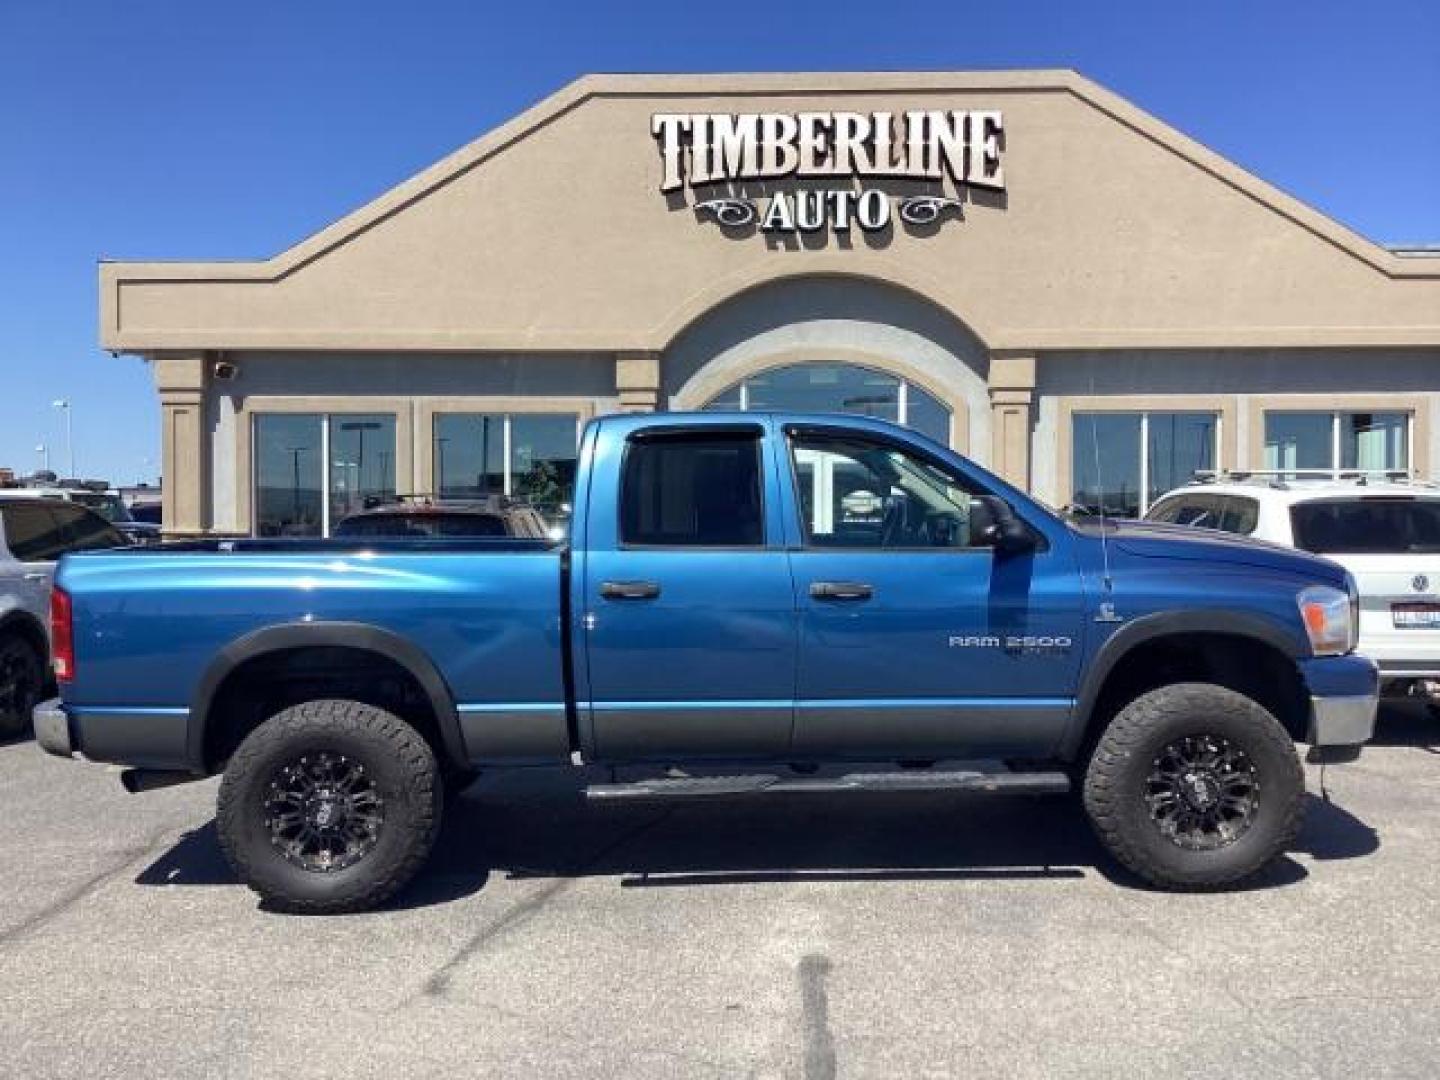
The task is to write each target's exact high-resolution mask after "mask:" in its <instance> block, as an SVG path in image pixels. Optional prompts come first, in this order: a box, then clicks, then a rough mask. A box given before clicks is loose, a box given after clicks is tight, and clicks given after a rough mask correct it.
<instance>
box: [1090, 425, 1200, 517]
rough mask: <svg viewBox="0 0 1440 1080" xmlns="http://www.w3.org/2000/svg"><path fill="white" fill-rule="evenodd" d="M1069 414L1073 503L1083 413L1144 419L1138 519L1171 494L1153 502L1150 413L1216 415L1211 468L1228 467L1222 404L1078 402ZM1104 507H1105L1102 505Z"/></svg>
mask: <svg viewBox="0 0 1440 1080" xmlns="http://www.w3.org/2000/svg"><path fill="white" fill-rule="evenodd" d="M1067 415H1068V417H1069V420H1070V431H1069V441H1070V454H1069V457H1068V459H1067V460H1068V464H1069V467H1070V477H1069V479H1068V480H1067V481H1066V484H1067V486H1068V488H1069V491H1070V497H1069V499H1068V500H1067V501H1068V502H1070V503H1073V502H1074V501H1075V466H1076V465H1077V463H1079V461H1080V460H1081V459H1080V457H1079V456H1078V455H1077V454H1076V453H1075V450H1076V445H1075V425H1076V422H1077V421H1078V420H1079V419H1080V418H1081V417H1089V416H1137V417H1139V419H1140V431H1139V442H1138V444H1137V446H1136V452H1137V453H1138V454H1139V459H1140V471H1139V477H1138V481H1139V487H1138V490H1137V494H1138V496H1139V500H1140V506H1139V513H1138V515H1137V517H1136V520H1144V518H1145V516H1146V515H1147V514H1148V513H1149V512H1150V507H1151V506H1152V505H1154V502H1159V501H1160V500H1161V499H1163V498H1165V496H1166V495H1168V494H1169V492H1168V491H1162V492H1161V493H1160V494H1159V495H1157V496H1156V497H1155V499H1154V502H1152V501H1151V499H1150V417H1152V416H1212V417H1214V419H1215V432H1214V443H1213V446H1212V450H1211V456H1212V457H1213V458H1214V461H1215V464H1214V466H1213V467H1212V470H1211V471H1213V472H1215V473H1216V474H1219V473H1220V472H1223V471H1224V468H1225V462H1224V454H1225V409H1224V408H1221V407H1219V406H1214V405H1200V404H1197V405H1195V406H1187V405H1185V404H1184V403H1183V402H1176V403H1175V404H1174V406H1173V407H1172V406H1169V405H1166V406H1163V407H1159V408H1128V407H1119V408H1104V407H1100V406H1097V405H1090V404H1086V405H1078V406H1075V407H1073V408H1071V409H1070V410H1068V413H1067ZM1171 490H1172V491H1176V490H1179V489H1178V488H1172V489H1171ZM1100 494H1101V496H1102V500H1103V495H1104V493H1103V492H1101V493H1100ZM1102 510H1103V507H1102ZM1095 516H1097V517H1099V516H1104V517H1116V516H1118V515H1112V514H1109V513H1104V514H1101V515H1095ZM1200 528H1206V526H1203V525H1202V526H1200Z"/></svg>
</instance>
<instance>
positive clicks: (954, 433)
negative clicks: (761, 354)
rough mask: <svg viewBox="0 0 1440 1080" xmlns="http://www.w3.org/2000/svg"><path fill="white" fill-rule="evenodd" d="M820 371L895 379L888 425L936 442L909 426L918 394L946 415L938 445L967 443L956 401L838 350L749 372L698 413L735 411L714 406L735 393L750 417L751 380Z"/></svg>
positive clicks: (908, 377) (713, 396) (706, 401)
mask: <svg viewBox="0 0 1440 1080" xmlns="http://www.w3.org/2000/svg"><path fill="white" fill-rule="evenodd" d="M817 367H838V368H854V369H856V370H859V371H865V372H869V373H872V374H875V375H882V376H884V377H885V378H887V379H894V380H895V383H896V388H895V420H894V421H887V422H889V423H896V424H899V425H900V426H901V427H903V428H905V429H906V430H907V431H913V432H915V433H916V434H917V435H921V436H923V437H925V438H931V439H933V438H934V436H931V435H927V434H926V433H925V432H923V431H921V430H920V429H919V428H915V427H911V426H910V423H909V417H910V395H911V393H912V392H918V393H920V394H923V395H924V396H925V397H927V398H929V399H930V400H931V401H933V402H934V403H935V404H936V405H937V406H939V408H940V409H941V410H942V411H943V412H944V414H945V434H944V436H943V437H942V438H939V439H936V440H935V441H937V442H938V443H939V444H940V445H941V446H944V447H946V448H947V449H953V448H954V447H955V445H956V443H957V442H963V441H964V439H965V435H966V427H965V424H966V418H965V417H964V416H963V415H962V410H963V405H961V404H959V403H957V402H955V401H952V400H951V399H949V398H948V397H947V396H945V394H943V393H942V392H940V391H939V390H937V389H936V388H935V387H933V386H927V385H926V384H925V383H923V382H921V381H919V380H917V379H916V378H915V377H913V376H912V375H910V374H908V373H906V372H904V371H901V370H897V369H895V368H893V367H890V366H886V365H884V364H880V363H866V362H862V361H860V360H855V359H847V358H845V357H844V356H843V354H842V353H841V352H840V351H839V350H836V351H835V353H834V355H832V354H831V353H830V351H824V353H823V355H817V356H813V357H810V356H807V357H803V358H801V357H796V358H794V359H789V360H786V361H784V362H781V363H773V364H768V365H766V366H765V367H762V368H759V369H757V370H753V371H749V372H746V373H745V374H744V375H741V376H740V377H739V378H738V379H734V380H733V381H731V382H727V383H726V384H725V385H724V386H722V387H721V388H720V389H719V390H718V391H716V392H715V393H713V394H710V395H709V396H708V397H706V398H705V399H704V400H703V401H701V402H700V404H699V405H698V406H696V408H698V410H699V411H701V412H719V411H726V410H728V409H729V408H731V407H730V406H727V407H726V409H719V408H717V407H716V406H715V404H714V403H715V402H716V401H718V400H719V399H720V398H722V397H727V396H729V395H730V394H731V393H734V394H735V396H736V400H737V402H738V405H737V406H735V408H737V409H738V411H740V412H746V413H748V412H750V411H751V410H750V385H749V384H750V382H751V380H753V379H759V378H763V377H765V376H767V375H774V374H777V373H779V372H783V371H790V370H792V369H796V368H817ZM762 411H764V412H780V413H784V412H792V413H794V412H803V411H805V410H799V409H764V410H762ZM841 412H842V414H843V415H850V416H865V417H869V418H871V419H884V418H883V417H871V416H870V414H868V413H860V412H844V411H843V410H842V411H841Z"/></svg>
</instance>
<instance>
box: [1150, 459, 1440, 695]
mask: <svg viewBox="0 0 1440 1080" xmlns="http://www.w3.org/2000/svg"><path fill="white" fill-rule="evenodd" d="M1202 475H1203V474H1202ZM1294 477H1296V474H1295V473H1293V472H1291V473H1278V472H1277V473H1262V472H1254V473H1230V474H1223V473H1222V474H1220V475H1218V476H1214V477H1213V478H1210V479H1201V480H1198V481H1196V482H1195V483H1193V484H1190V485H1188V486H1186V487H1183V488H1179V489H1177V490H1175V491H1172V492H1170V493H1169V494H1167V495H1165V496H1163V497H1162V498H1160V499H1158V500H1157V501H1156V502H1155V503H1154V505H1152V506H1151V507H1150V510H1149V512H1148V513H1146V515H1145V520H1146V521H1159V522H1169V523H1171V524H1175V525H1192V526H1198V527H1201V528H1209V529H1220V530H1222V531H1224V532H1229V533H1236V534H1239V535H1242V536H1250V537H1254V538H1255V539H1257V540H1268V541H1270V542H1272V543H1276V544H1284V545H1285V546H1286V547H1296V548H1302V549H1304V550H1305V551H1312V552H1314V553H1315V554H1317V555H1324V556H1325V557H1326V558H1328V559H1333V560H1334V561H1335V562H1337V563H1339V564H1340V565H1341V566H1343V567H1345V569H1347V570H1349V571H1350V573H1351V574H1353V575H1354V577H1355V582H1356V585H1357V586H1358V587H1359V590H1360V644H1359V647H1358V649H1357V651H1358V652H1360V653H1362V654H1363V655H1365V656H1368V657H1370V659H1372V660H1374V661H1375V662H1376V663H1377V664H1378V665H1379V667H1380V679H1381V683H1382V692H1383V693H1386V694H1389V695H1397V694H1413V695H1417V696H1422V697H1426V698H1428V699H1429V701H1430V706H1431V710H1432V711H1437V712H1440V488H1437V487H1436V486H1435V485H1432V484H1425V483H1421V482H1419V481H1413V480H1405V479H1398V478H1396V477H1394V476H1381V477H1374V476H1367V475H1354V476H1349V477H1345V478H1341V479H1334V478H1330V477H1329V476H1326V477H1325V478H1323V479H1321V478H1309V477H1305V478H1294Z"/></svg>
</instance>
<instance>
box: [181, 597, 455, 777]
mask: <svg viewBox="0 0 1440 1080" xmlns="http://www.w3.org/2000/svg"><path fill="white" fill-rule="evenodd" d="M327 647H329V648H344V649H356V650H360V651H363V652H372V653H379V654H380V655H381V656H384V657H387V658H388V659H390V660H393V661H395V663H397V664H399V665H400V666H401V667H402V668H404V669H405V670H406V671H407V672H409V673H410V675H411V676H412V677H413V678H414V679H415V681H416V682H417V683H418V684H419V685H420V688H421V690H423V691H424V693H425V696H426V697H427V698H429V699H430V707H431V708H432V709H433V710H434V712H435V719H436V721H437V723H438V726H439V728H440V738H441V740H442V741H443V743H444V746H445V753H446V755H447V756H448V757H449V758H450V760H451V762H452V763H453V764H456V765H464V764H466V762H467V760H468V759H467V758H466V755H465V743H464V740H463V739H462V738H461V735H460V713H459V711H458V710H457V709H456V707H455V696H454V694H452V693H451V691H450V686H449V684H448V683H446V682H445V679H444V677H443V676H442V675H441V674H440V671H439V669H438V668H436V667H435V664H434V663H433V662H432V661H431V659H430V657H429V656H428V655H426V653H425V652H424V650H422V649H421V648H420V647H419V646H417V645H416V644H415V643H414V642H412V641H409V640H407V639H406V638H403V637H401V636H400V635H399V634H396V633H393V632H392V631H389V630H382V629H381V628H380V627H378V626H370V625H369V624H367V623H352V622H305V623H284V624H281V625H279V626H267V627H264V628H263V629H260V630H255V631H253V632H251V633H249V634H246V635H245V636H244V637H240V638H237V639H236V640H234V641H232V642H231V643H230V644H229V645H226V646H225V647H224V648H223V649H221V650H220V652H219V653H218V654H216V656H215V658H214V659H213V660H212V661H211V662H210V666H209V667H207V668H206V669H205V674H204V675H202V676H201V678H200V682H199V684H198V685H197V686H196V688H195V693H194V694H193V695H192V697H191V701H190V724H189V730H188V732H187V733H186V745H185V750H186V757H187V758H188V759H189V761H190V763H191V765H192V766H193V767H194V768H195V769H196V770H197V771H201V772H203V771H205V731H206V728H207V727H208V726H209V720H210V707H211V704H212V703H213V702H214V699H215V695H216V693H217V692H218V691H219V689H220V687H221V685H222V684H223V683H224V682H225V680H226V679H227V678H229V676H230V675H231V674H232V673H233V672H234V671H235V670H236V669H238V668H239V667H240V665H242V664H244V663H246V662H248V661H250V660H254V659H256V658H258V657H261V656H266V655H268V654H270V653H276V652H282V651H284V650H286V649H303V648H327Z"/></svg>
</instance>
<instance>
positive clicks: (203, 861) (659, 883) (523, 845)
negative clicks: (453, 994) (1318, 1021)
mask: <svg viewBox="0 0 1440 1080" xmlns="http://www.w3.org/2000/svg"><path fill="white" fill-rule="evenodd" d="M583 782H584V781H583V779H582V778H578V777H576V776H573V775H569V774H567V773H564V772H561V771H555V772H549V771H545V772H534V773H530V774H526V775H523V776H521V777H520V778H519V779H516V778H513V777H505V778H499V779H497V780H495V781H491V780H489V779H485V780H482V781H481V782H480V783H477V784H475V785H474V786H473V787H472V788H471V789H470V790H469V791H467V792H466V793H465V794H464V795H462V796H460V797H459V798H458V799H456V800H455V802H454V803H453V804H452V805H451V807H450V808H449V810H448V812H447V816H446V819H445V825H444V828H443V830H442V832H441V836H440V839H439V841H438V843H437V845H436V850H435V852H434V854H433V856H432V858H431V860H430V862H429V863H428V865H427V866H426V869H425V870H424V871H422V872H421V874H420V876H419V877H418V878H417V879H416V881H415V882H414V883H413V884H412V885H411V886H410V887H409V888H408V889H407V890H406V891H405V892H404V893H403V894H401V896H400V897H399V898H397V900H396V901H395V902H394V903H393V904H392V905H391V906H392V907H394V908H415V907H426V906H431V905H435V904H443V903H447V902H449V901H453V900H456V899H460V898H462V897H465V896H469V895H471V894H473V893H475V892H477V891H479V890H480V889H481V888H483V887H484V886H485V884H486V882H487V881H488V880H489V877H490V875H491V874H492V873H500V874H503V875H505V876H506V877H508V878H511V879H526V878H529V879H533V878H582V877H613V878H616V879H618V880H617V884H618V885H619V886H620V887H622V888H675V887H687V886H688V887H698V886H712V887H721V886H725V885H734V884H764V883H785V882H847V881H850V882H853V881H897V880H903V881H927V880H928V881H958V880H977V879H978V880H1044V881H1053V882H1056V883H1057V884H1059V883H1064V882H1067V881H1074V880H1077V879H1083V878H1085V877H1088V876H1090V875H1091V874H1096V873H1098V874H1100V875H1101V876H1103V877H1104V878H1106V879H1107V880H1109V881H1111V882H1112V883H1114V884H1115V885H1117V886H1120V887H1123V888H1133V889H1146V888H1148V886H1146V885H1145V884H1144V883H1143V882H1141V881H1139V880H1138V879H1136V878H1134V877H1133V876H1132V875H1130V874H1128V873H1127V872H1126V871H1124V870H1123V869H1122V868H1120V867H1118V866H1117V865H1116V864H1115V863H1114V861H1113V860H1112V859H1110V857H1109V856H1108V855H1107V854H1106V853H1105V852H1104V850H1103V849H1102V848H1101V847H1100V845H1099V843H1098V842H1097V841H1096V840H1095V838H1094V836H1093V835H1092V834H1091V832H1090V830H1089V828H1088V826H1087V824H1086V823H1085V820H1084V816H1083V813H1082V812H1081V810H1080V807H1079V805H1078V802H1077V801H1076V800H1074V799H1070V798H1063V797H1047V798H1041V797H1024V796H1015V797H1008V798H1001V797H986V796H975V795H970V796H959V795H954V794H948V795H934V794H931V795H925V794H920V793H883V794H860V795H854V794H852V795H797V796H788V797H780V796H776V797H771V798H762V799H751V800H748V801H747V800H731V801H716V802H705V803H687V804H675V803H671V804H660V803H651V804H644V805H626V806H598V807H597V806H589V805H586V803H585V801H584V797H583V794H582V793H581V785H582V783H583ZM1307 798H1308V801H1309V805H1308V807H1307V816H1306V824H1305V828H1304V830H1303V831H1302V833H1301V835H1300V837H1299V838H1298V840H1297V842H1296V844H1295V845H1294V846H1293V847H1292V854H1293V853H1303V854H1305V855H1308V856H1309V857H1310V858H1311V859H1313V860H1317V861H1332V860H1343V859H1354V858H1361V857H1364V856H1366V855H1369V854H1371V853H1372V852H1374V851H1375V850H1376V849H1377V848H1378V847H1379V845H1380V840H1379V837H1378V835H1377V834H1376V832H1375V830H1374V829H1372V828H1370V827H1369V826H1368V825H1366V824H1365V823H1364V822H1362V821H1360V820H1359V819H1358V818H1356V817H1355V816H1354V815H1352V814H1350V813H1349V812H1348V811H1347V810H1345V809H1344V808H1343V807H1340V806H1338V805H1336V804H1334V803H1331V802H1327V801H1325V800H1324V799H1322V798H1320V797H1318V796H1314V795H1311V796H1307ZM1306 876H1307V871H1306V869H1305V868H1304V866H1302V865H1301V864H1300V863H1299V862H1297V861H1296V860H1295V859H1294V858H1291V857H1289V856H1286V857H1284V858H1282V859H1280V860H1278V861H1277V862H1276V863H1275V864H1274V865H1273V866H1272V867H1271V868H1270V869H1269V870H1268V871H1267V872H1266V873H1265V874H1264V875H1262V876H1261V877H1260V878H1258V879H1256V880H1255V881H1253V882H1251V883H1250V884H1249V885H1247V886H1246V887H1247V888H1249V889H1266V888H1278V887H1282V886H1286V885H1292V884H1294V883H1296V882H1298V881H1301V880H1303V879H1304V878H1305V877H1306ZM136 883H137V884H141V885H167V886H190V885H222V884H225V885H229V884H234V883H235V878H234V875H233V874H232V873H231V872H230V869H229V867H228V866H227V865H226V863H225V861H224V859H223V858H222V856H221V854H220V849H219V845H218V843H217V841H216V837H215V826H214V822H209V823H207V824H206V825H204V826H203V827H201V828H199V829H196V830H194V831H192V832H190V833H187V834H186V835H185V836H184V837H182V838H181V839H180V841H179V842H178V843H176V844H175V845H174V846H173V847H172V848H171V849H170V850H169V851H167V852H166V853H165V854H164V855H162V856H161V857H160V858H159V859H157V860H156V861H155V862H154V863H152V864H151V865H150V866H148V867H147V868H146V869H145V870H144V871H142V872H141V874H140V875H139V877H137V878H136Z"/></svg>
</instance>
